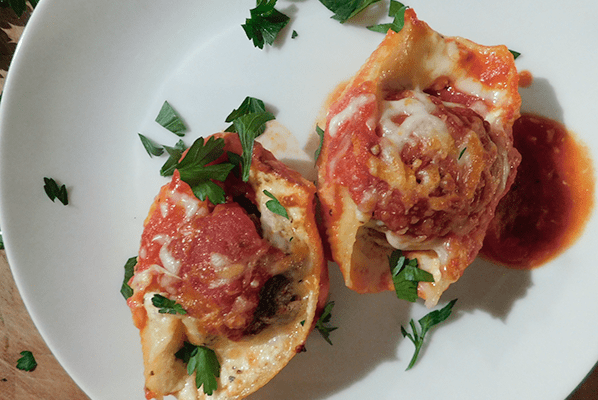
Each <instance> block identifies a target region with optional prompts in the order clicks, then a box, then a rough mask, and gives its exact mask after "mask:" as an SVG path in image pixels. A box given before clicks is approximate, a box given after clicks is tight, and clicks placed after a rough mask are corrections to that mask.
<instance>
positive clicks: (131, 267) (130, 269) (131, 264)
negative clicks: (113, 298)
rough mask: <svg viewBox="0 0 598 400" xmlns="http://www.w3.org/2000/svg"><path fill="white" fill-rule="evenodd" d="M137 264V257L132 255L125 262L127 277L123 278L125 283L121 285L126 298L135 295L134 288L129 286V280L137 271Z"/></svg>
mask: <svg viewBox="0 0 598 400" xmlns="http://www.w3.org/2000/svg"><path fill="white" fill-rule="evenodd" d="M135 264H137V257H131V258H129V259H128V260H127V262H126V263H125V277H124V278H123V284H122V286H121V287H120V293H121V294H122V295H123V297H124V298H125V300H126V299H128V298H129V297H131V296H133V288H131V286H129V281H130V280H131V277H133V274H134V272H135Z"/></svg>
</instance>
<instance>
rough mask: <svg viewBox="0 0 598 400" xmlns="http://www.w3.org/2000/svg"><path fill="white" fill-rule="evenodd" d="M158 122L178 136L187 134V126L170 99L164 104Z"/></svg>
mask: <svg viewBox="0 0 598 400" xmlns="http://www.w3.org/2000/svg"><path fill="white" fill-rule="evenodd" d="M156 122H157V123H159V124H160V125H161V126H163V127H164V128H166V129H168V130H169V131H170V132H172V133H174V134H175V135H177V136H185V132H187V126H186V125H185V123H184V122H183V120H182V119H181V117H180V116H179V114H178V113H177V112H176V111H175V110H174V108H173V107H172V106H171V105H170V103H168V101H165V102H164V104H162V108H161V109H160V112H159V113H158V116H157V117H156Z"/></svg>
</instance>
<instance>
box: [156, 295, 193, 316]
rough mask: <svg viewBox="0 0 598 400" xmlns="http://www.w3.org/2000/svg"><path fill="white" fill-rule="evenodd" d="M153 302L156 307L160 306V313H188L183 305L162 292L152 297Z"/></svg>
mask: <svg viewBox="0 0 598 400" xmlns="http://www.w3.org/2000/svg"><path fill="white" fill-rule="evenodd" d="M152 304H153V305H154V307H156V308H158V312H159V313H160V314H181V315H185V314H187V311H185V309H184V308H183V306H182V305H180V304H179V303H177V302H176V301H175V300H171V299H169V298H167V297H164V296H162V295H161V294H155V295H154V297H152Z"/></svg>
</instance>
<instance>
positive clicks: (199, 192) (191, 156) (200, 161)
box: [176, 136, 235, 204]
mask: <svg viewBox="0 0 598 400" xmlns="http://www.w3.org/2000/svg"><path fill="white" fill-rule="evenodd" d="M223 149H224V139H222V138H218V139H216V138H214V137H213V136H211V137H210V138H209V139H208V140H207V142H205V143H204V139H203V138H202V137H200V138H199V139H197V140H196V141H195V142H194V143H193V144H192V145H191V147H190V148H189V151H188V152H187V154H186V155H185V158H183V159H182V160H181V161H180V162H179V163H178V164H177V166H176V169H178V170H179V173H180V175H181V180H182V181H183V182H186V183H187V184H189V186H191V190H193V193H194V194H195V196H197V198H198V199H200V200H202V201H204V200H205V199H206V197H207V198H209V200H210V201H211V202H212V203H213V204H222V203H224V202H225V201H226V194H225V193H224V189H222V188H221V187H220V186H218V185H217V184H215V183H214V182H212V179H213V180H216V181H220V182H223V181H224V180H225V179H226V177H227V176H228V174H229V173H230V172H231V171H232V169H233V168H234V167H235V166H234V165H233V164H231V163H228V162H224V163H220V164H212V165H207V164H210V163H212V162H214V161H216V160H217V159H218V158H220V156H222V154H224V150H223Z"/></svg>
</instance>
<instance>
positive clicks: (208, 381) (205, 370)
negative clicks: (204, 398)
mask: <svg viewBox="0 0 598 400" xmlns="http://www.w3.org/2000/svg"><path fill="white" fill-rule="evenodd" d="M175 357H176V358H178V359H181V360H183V362H184V363H186V364H187V374H188V375H191V374H193V373H194V372H195V385H196V386H197V388H198V389H199V388H200V387H201V386H202V385H203V392H204V393H205V394H207V395H208V396H211V395H212V393H214V390H216V389H218V382H217V381H216V378H218V377H220V363H219V362H218V357H216V353H214V350H212V349H209V348H207V347H204V346H195V345H193V344H191V343H189V342H185V343H184V344H183V347H182V348H181V349H180V350H179V351H177V352H176V354H175Z"/></svg>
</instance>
